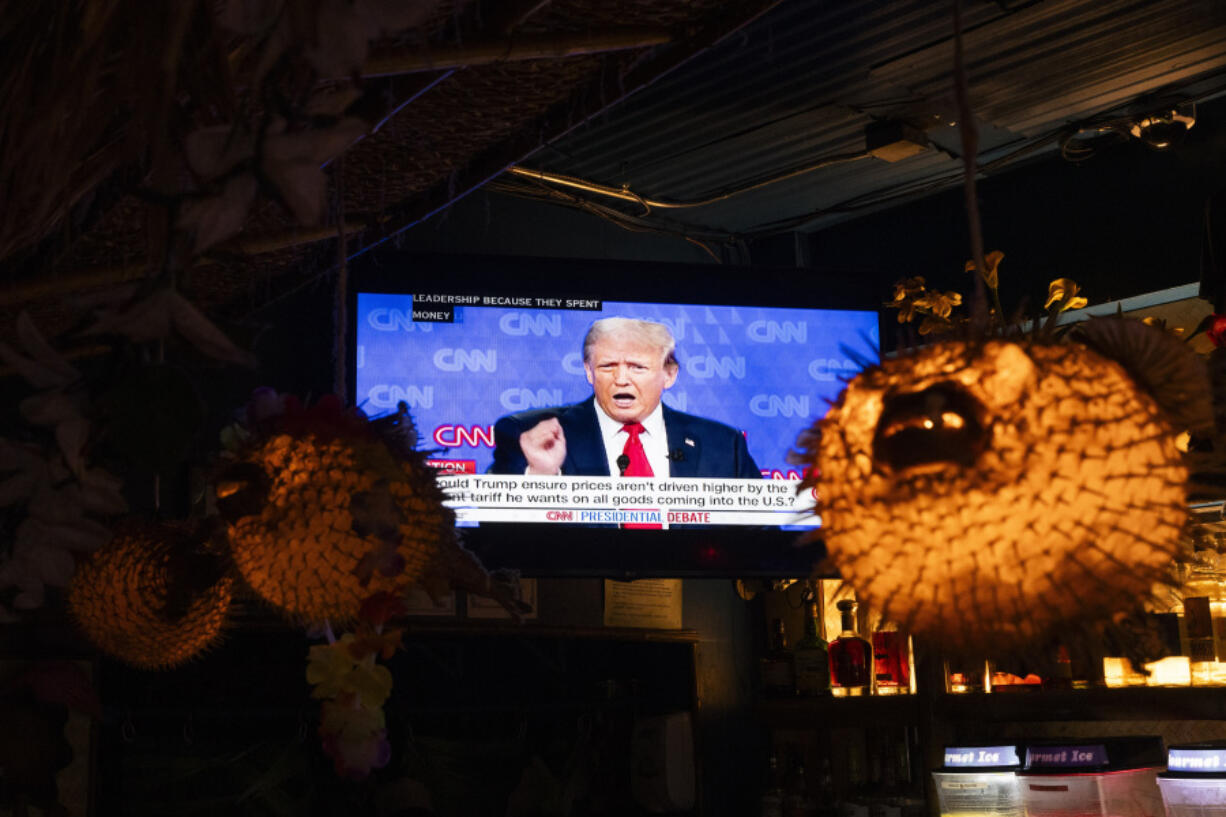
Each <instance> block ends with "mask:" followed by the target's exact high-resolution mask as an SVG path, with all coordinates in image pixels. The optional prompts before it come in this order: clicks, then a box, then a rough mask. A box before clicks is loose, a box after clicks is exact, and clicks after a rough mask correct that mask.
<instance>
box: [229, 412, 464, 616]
mask: <svg viewBox="0 0 1226 817" xmlns="http://www.w3.org/2000/svg"><path fill="white" fill-rule="evenodd" d="M248 460H249V461H250V462H253V463H256V464H258V465H259V466H260V467H261V469H262V470H263V472H264V474H265V475H266V476H267V478H268V480H269V486H268V494H267V499H266V501H265V502H264V505H263V507H262V509H261V510H260V511H259V512H258V513H253V514H250V515H247V516H242V517H240V518H238V519H237V520H236V521H234V522H233V523H232V524H231V525H230V540H231V543H232V547H233V551H234V561H235V564H237V566H238V569H239V572H240V573H242V576H243V578H244V579H245V580H246V581H247V583H248V584H249V585H250V586H251V588H252V589H253V590H255V592H256V593H258V594H259V595H260V596H261V597H262V598H264V599H265V600H266V601H267V602H269V603H270V604H272V605H274V606H275V607H277V608H278V609H280V610H281V611H282V612H283V613H285V614H286V615H287V616H289V617H291V618H294V619H301V620H306V621H323V620H325V619H327V620H330V621H333V622H338V621H339V622H343V621H348V620H351V619H353V618H355V617H356V616H357V613H358V610H359V608H360V606H361V603H362V600H363V599H364V598H366V597H368V596H370V595H372V594H374V593H376V592H379V591H384V590H386V591H391V592H397V591H400V590H403V589H404V588H405V587H406V586H407V585H408V584H411V583H412V582H414V581H415V580H417V579H418V578H419V577H420V576H421V573H422V571H423V570H424V569H425V567H426V564H427V562H428V561H429V560H430V557H431V556H432V555H433V554H434V553H436V552H437V551H438V549H439V542H440V541H441V540H442V539H443V538H444V537H445V536H447V535H450V532H451V530H452V516H451V512H450V511H449V510H448V509H446V508H444V507H443V506H442V505H441V492H440V489H439V488H438V487H437V485H436V483H435V481H434V474H433V472H432V471H430V469H429V468H428V467H427V466H425V465H424V464H419V463H417V462H401V461H399V460H397V459H396V458H395V457H393V455H392V454H391V452H390V451H389V450H388V449H387V447H386V446H385V445H384V444H383V443H382V442H381V441H379V440H377V439H366V438H362V439H349V438H345V437H333V438H331V439H327V440H322V439H320V438H318V437H316V436H314V435H305V436H301V437H294V436H291V435H288V434H279V435H277V436H275V437H272V438H271V439H269V440H267V441H265V442H264V443H263V444H262V445H260V446H259V447H257V448H255V449H253V450H252V451H251V452H250V453H249V455H248Z"/></svg>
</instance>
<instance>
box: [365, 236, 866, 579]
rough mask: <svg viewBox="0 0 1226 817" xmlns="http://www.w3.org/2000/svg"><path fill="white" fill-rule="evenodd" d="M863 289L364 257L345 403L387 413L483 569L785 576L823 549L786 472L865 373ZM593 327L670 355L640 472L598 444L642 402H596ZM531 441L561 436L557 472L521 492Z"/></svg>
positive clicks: (739, 270) (790, 272) (785, 273)
mask: <svg viewBox="0 0 1226 817" xmlns="http://www.w3.org/2000/svg"><path fill="white" fill-rule="evenodd" d="M857 287H864V289H865V290H866V291H863V292H861V291H857ZM869 288H870V285H869V284H868V283H867V282H864V281H863V280H856V279H854V278H849V277H847V276H822V275H819V274H818V273H816V272H813V271H809V270H796V269H765V268H749V267H723V266H715V265H683V264H663V263H654V262H622V261H617V262H614V261H594V260H587V259H554V258H524V257H480V256H454V255H431V256H423V255H408V254H400V253H392V252H377V251H376V252H372V253H369V254H367V255H365V256H362V257H361V258H359V259H358V260H357V261H356V262H355V264H354V266H353V268H352V270H351V278H350V286H349V310H350V311H349V316H348V317H349V337H348V351H349V369H348V371H349V373H350V382H349V386H350V389H351V394H352V395H353V400H354V402H355V403H356V404H357V405H358V406H359V407H361V408H362V409H363V410H364V411H365V412H366V413H367V414H368V415H370V416H372V417H374V416H380V415H383V414H387V413H390V412H394V411H396V410H397V407H398V405H399V404H400V403H405V404H407V406H408V409H409V411H410V414H411V415H412V417H413V419H414V422H415V424H416V426H417V429H418V434H419V438H420V446H419V447H420V448H422V449H423V450H426V451H428V452H429V461H430V463H431V465H432V466H433V467H435V468H437V469H438V473H439V480H440V483H441V484H442V486H443V487H444V490H445V491H446V493H447V496H448V500H447V502H448V504H449V505H450V506H451V507H452V508H453V510H454V511H455V515H456V524H457V527H458V528H459V529H460V533H461V536H462V540H463V542H464V544H465V545H466V546H467V547H468V548H469V549H471V550H473V551H474V552H475V553H476V554H477V555H478V556H479V557H480V558H481V559H482V561H483V562H484V563H485V564H486V566H487V567H489V568H511V569H516V570H519V571H521V573H522V574H523V575H526V576H604V577H611V578H633V577H644V576H729V577H751V576H760V577H787V576H802V575H807V574H808V573H809V572H811V570H812V568H813V566H814V564H816V563H817V562H819V561H820V560H821V558H822V557H823V556H824V549H823V547H822V545H821V542H820V536H813V535H812V534H813V533H814V532H815V531H816V532H819V533H820V518H819V517H818V516H817V515H816V514H815V513H814V497H813V495H812V492H811V491H802V490H799V487H798V486H799V482H800V480H801V479H802V477H803V476H804V474H803V467H802V466H800V465H798V464H796V463H795V462H794V461H793V460H792V458H791V457H790V456H789V455H790V453H791V452H792V451H793V449H794V448H795V446H796V440H797V435H798V434H799V433H800V432H801V431H803V430H804V429H806V428H808V427H809V426H810V425H811V424H812V423H813V422H814V421H815V420H816V419H818V418H820V417H821V416H822V415H823V414H824V413H825V411H826V408H827V406H828V404H829V402H830V401H833V400H834V399H836V398H837V396H838V394H839V392H840V391H841V390H842V388H843V384H844V382H845V381H846V379H847V378H849V377H851V376H853V375H854V374H855V373H856V372H857V371H859V370H860V369H861V368H862V367H863V366H864V365H866V364H868V363H870V362H875V361H876V360H877V358H878V353H879V345H880V344H879V324H878V321H879V314H878V310H877V308H876V307H877V304H876V303H875V302H874V301H872V300H871V295H870V294H869V292H868V291H867V290H868V289H869ZM610 317H615V318H624V319H630V320H634V321H646V322H648V323H649V324H650V325H651V327H653V329H652V331H655V329H654V327H657V326H663V327H665V328H666V329H667V334H668V335H670V336H671V339H672V342H673V343H674V344H675V349H674V353H673V358H672V360H670V361H669V363H668V364H666V365H665V367H664V374H662V375H660V377H661V383H666V384H667V385H666V386H665V387H663V388H662V391H661V390H659V389H657V393H658V394H659V395H660V396H659V399H658V402H660V403H662V407H661V408H660V409H659V410H658V412H657V413H656V418H657V419H656V421H657V422H658V421H659V420H660V418H663V421H664V426H665V428H666V431H663V432H661V431H660V430H659V428H658V427H657V428H656V430H657V433H656V435H655V439H656V442H655V446H656V447H655V449H654V453H653V454H652V456H654V457H655V462H656V467H655V468H654V469H652V468H651V467H650V465H648V466H647V472H642V471H640V470H636V469H639V468H640V466H639V465H637V464H636V465H630V464H629V457H627V456H626V455H625V453H622V454H620V455H618V456H616V457H615V456H614V455H615V454H617V453H618V452H617V450H615V448H614V445H613V443H610V444H609V445H608V446H605V445H603V444H602V443H601V439H602V438H601V433H602V431H601V429H603V430H604V432H605V433H615V432H616V430H617V423H619V422H620V420H618V419H617V418H618V416H619V413H621V412H623V409H624V407H625V406H628V405H630V404H632V403H634V402H635V401H636V400H638V401H640V402H646V401H649V400H650V397H651V395H650V394H647V395H646V396H644V395H638V394H637V393H634V394H632V393H631V392H633V391H634V389H635V388H637V386H632V385H630V382H629V381H628V380H627V381H626V384H625V385H624V387H622V386H619V385H618V379H619V378H628V377H629V375H628V374H626V366H625V365H623V366H622V367H621V371H620V372H619V373H617V374H610V375H609V377H610V378H611V380H601V379H600V377H601V375H599V374H598V372H600V371H602V370H601V369H600V368H599V367H600V366H602V365H605V364H606V363H607V361H597V360H593V359H590V358H592V357H594V356H595V353H592V354H589V355H587V356H585V349H584V339H585V337H586V336H587V333H588V331H589V328H590V327H591V326H592V324H593V323H594V322H596V321H601V320H602V319H605V318H610ZM601 326H603V327H614V328H617V327H624V324H616V326H615V323H603V324H601ZM636 326H639V327H641V326H642V324H636ZM610 337H612V336H610ZM652 338H653V340H652V343H653V344H654V343H655V340H654V338H655V335H653V336H652ZM609 342H610V343H611V341H609ZM652 348H655V347H654V345H653V346H652ZM592 349H594V350H596V351H601V352H604V351H605V350H606V349H607V347H606V346H601V345H594V346H593V347H592ZM618 354H620V350H618ZM626 365H634V366H638V365H640V364H639V363H637V362H636V361H634V360H631V361H630V363H629V364H626ZM648 365H650V364H648ZM602 383H606V384H607V383H611V384H612V385H609V386H608V387H607V389H606V392H607V394H606V392H601V384H602ZM661 383H657V385H661ZM650 390H651V389H650V387H648V388H647V389H646V391H650ZM594 392H595V393H596V394H595V397H594ZM602 395H604V396H602ZM602 401H603V402H602ZM605 409H607V411H605ZM624 410H626V411H629V410H631V409H624ZM598 412H604V414H605V420H604V422H605V423H606V425H604V426H601V425H600V422H601V421H599V420H597V418H596V414H597V413H598ZM545 421H550V422H551V423H557V424H558V425H557V427H558V428H564V429H567V431H566V433H565V434H561V437H562V438H563V440H564V443H565V446H564V448H565V450H566V454H567V457H566V459H565V461H564V464H562V465H558V466H556V467H555V466H554V465H553V464H552V463H551V465H550V470H549V472H548V473H534V472H533V470H534V469H533V466H532V465H531V463H530V461H529V460H527V459H525V457H527V454H526V453H525V452H527V451H530V450H531V449H529V448H527V446H528V441H524V442H523V446H525V447H524V448H523V450H521V448H520V440H519V434H521V433H523V432H525V431H530V430H532V429H536V428H537V427H538V426H539V424H540V423H542V422H545ZM646 422H648V423H649V424H650V422H651V421H646ZM609 423H612V425H609ZM540 428H541V429H545V428H546V427H545V426H540ZM589 429H590V435H589V433H588V430H589ZM610 429H612V430H613V431H610ZM644 435H645V436H644V439H649V438H650V437H651V431H650V430H645V431H644ZM589 437H590V439H589ZM665 437H667V440H666V441H665V439H664V438H665ZM617 445H618V446H620V445H621V443H620V442H618V443H617ZM649 445H650V443H649ZM629 450H630V449H628V448H627V449H626V451H629ZM645 451H647V452H649V453H651V452H653V449H650V448H647V449H645ZM636 459H637V455H636ZM648 459H650V457H648ZM644 473H649V474H650V475H649V476H645V475H644ZM802 539H803V540H804V541H805V543H804V544H801V542H802Z"/></svg>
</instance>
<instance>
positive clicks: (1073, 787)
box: [1018, 737, 1166, 817]
mask: <svg viewBox="0 0 1226 817" xmlns="http://www.w3.org/2000/svg"><path fill="white" fill-rule="evenodd" d="M1165 759H1166V755H1165V752H1164V751H1163V745H1162V738H1159V737H1121V738H1090V739H1083V740H1080V741H1078V742H1076V743H1074V742H1071V741H1069V742H1064V743H1060V744H1037V745H1028V746H1027V747H1026V763H1025V765H1024V766H1023V768H1022V771H1020V772H1018V782H1019V785H1020V787H1021V790H1022V807H1023V809H1024V810H1025V815H1026V817H1162V813H1163V812H1162V796H1161V794H1160V793H1159V791H1158V782H1157V776H1158V771H1159V769H1161V768H1162V766H1163V765H1164V763H1165Z"/></svg>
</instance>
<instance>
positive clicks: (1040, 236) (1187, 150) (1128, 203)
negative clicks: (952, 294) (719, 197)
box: [810, 102, 1226, 311]
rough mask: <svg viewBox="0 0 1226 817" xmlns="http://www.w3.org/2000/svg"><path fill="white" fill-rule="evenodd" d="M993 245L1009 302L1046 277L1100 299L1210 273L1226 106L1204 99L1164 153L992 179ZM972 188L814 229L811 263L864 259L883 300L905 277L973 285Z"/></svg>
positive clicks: (1142, 151)
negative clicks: (1205, 253)
mask: <svg viewBox="0 0 1226 817" xmlns="http://www.w3.org/2000/svg"><path fill="white" fill-rule="evenodd" d="M978 187H979V209H980V214H981V218H982V220H983V236H984V244H985V250H987V251H991V250H1001V251H1002V252H1004V254H1005V260H1004V262H1003V263H1002V266H1001V300H1002V302H1003V304H1004V307H1005V309H1006V310H1007V311H1008V310H1012V309H1014V308H1016V307H1017V305H1018V304H1019V303H1020V300H1021V299H1022V298H1027V299H1028V300H1029V303H1031V304H1036V303H1037V306H1040V307H1041V306H1042V303H1043V300H1044V298H1045V297H1046V294H1047V283H1048V282H1049V281H1050V280H1052V279H1054V278H1060V277H1068V278H1072V279H1073V280H1075V281H1077V282H1078V283H1079V284H1080V285H1081V286H1082V289H1083V292H1084V293H1085V294H1086V295H1087V297H1089V298H1090V302H1091V303H1101V302H1104V301H1111V300H1116V299H1119V298H1126V297H1129V296H1132V295H1138V294H1141V293H1145V292H1152V291H1154V290H1159V289H1164V288H1167V287H1171V286H1177V285H1179V284H1186V283H1191V282H1195V281H1198V280H1200V277H1201V240H1202V234H1203V225H1204V208H1205V203H1206V199H1207V198H1208V197H1209V196H1210V195H1212V194H1214V193H1215V192H1218V191H1220V190H1222V189H1223V188H1224V187H1226V103H1222V102H1218V103H1214V104H1212V105H1202V106H1201V107H1200V109H1199V111H1198V121H1197V123H1196V125H1195V126H1194V127H1193V128H1192V129H1191V130H1190V131H1189V132H1188V133H1187V135H1186V137H1185V139H1184V140H1183V141H1182V142H1181V143H1180V144H1178V145H1175V146H1173V147H1172V148H1170V149H1168V150H1165V151H1157V150H1153V149H1151V148H1148V147H1146V146H1145V145H1143V144H1142V143H1140V142H1139V141H1137V140H1129V141H1127V142H1120V143H1115V144H1113V145H1109V146H1105V147H1103V148H1102V149H1101V151H1100V152H1099V153H1098V154H1097V155H1096V156H1095V157H1094V158H1092V159H1090V160H1088V161H1085V162H1082V163H1077V164H1074V163H1072V162H1068V161H1065V160H1063V159H1061V158H1059V157H1056V156H1049V157H1048V158H1045V159H1043V160H1042V161H1037V162H1034V163H1032V164H1029V165H1027V166H1024V167H1018V168H1014V169H1009V170H1007V171H1005V172H1001V173H999V174H996V175H993V176H989V177H987V178H983V179H981V180H980V182H979V185H978ZM963 196H964V194H963V190H962V188H961V187H960V186H959V187H957V188H953V189H950V190H948V191H946V192H943V193H941V194H938V195H935V196H931V197H928V198H925V199H922V200H919V201H916V202H913V203H910V204H907V205H905V206H900V207H896V208H894V209H891V210H887V211H883V212H878V213H873V214H871V215H867V216H863V217H859V218H856V219H854V220H852V221H849V222H847V223H844V224H841V225H838V226H835V227H832V228H830V229H827V230H823V231H821V232H818V233H815V234H813V235H812V236H811V238H810V258H811V264H812V265H813V266H814V267H817V268H824V267H844V266H858V267H861V268H863V269H865V270H871V271H873V273H874V274H876V275H877V277H878V280H879V286H880V288H881V291H882V294H883V295H884V296H887V297H888V295H889V293H890V285H891V283H892V282H893V281H894V280H897V279H898V278H902V277H904V276H912V275H922V276H925V277H926V278H927V279H928V281H929V283H930V284H934V285H937V286H940V287H942V288H952V289H958V290H960V291H962V292H963V293H969V291H970V286H971V279H970V277H969V276H968V275H967V274H966V273H964V272H963V265H964V264H965V262H966V260H967V259H968V258H969V257H970V250H969V246H970V242H969V240H968V230H967V226H966V225H967V218H966V207H965V204H964V197H963Z"/></svg>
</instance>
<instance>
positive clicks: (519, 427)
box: [489, 318, 762, 479]
mask: <svg viewBox="0 0 1226 817" xmlns="http://www.w3.org/2000/svg"><path fill="white" fill-rule="evenodd" d="M675 347H676V341H675V340H674V339H673V334H672V332H670V331H669V329H668V327H667V326H665V325H664V324H661V323H654V322H652V321H642V320H634V319H631V318H603V319H601V320H598V321H596V322H595V323H593V324H592V326H591V328H589V329H588V332H587V336H586V337H585V338H584V339H583V370H584V372H585V373H586V375H587V382H588V383H590V384H592V396H591V397H589V398H588V399H586V400H584V401H583V402H581V403H575V404H573V405H569V406H559V407H556V408H544V409H533V410H531V411H523V412H519V413H517V414H510V415H508V416H506V417H503V418H501V419H500V420H498V422H497V423H495V424H494V445H495V448H494V463H493V465H491V466H490V468H489V471H490V473H494V474H541V475H555V474H566V475H574V476H608V475H619V476H628V477H652V476H654V477H727V478H741V479H761V478H762V474H761V472H760V471H759V470H758V466H757V464H756V463H755V462H754V461H753V457H751V456H750V455H749V448H748V447H747V446H746V445H745V437H744V435H743V434H741V433H740V432H739V431H737V430H736V429H734V428H732V427H730V426H726V425H724V424H723V423H718V422H715V421H714V420H707V419H704V418H702V417H695V416H693V415H691V414H684V413H682V412H680V411H675V410H674V409H671V408H669V407H668V406H666V405H664V404H663V403H661V402H660V396H661V395H662V394H663V393H664V390H665V389H667V388H670V387H671V386H672V385H673V383H675V382H677V372H678V369H679V366H678V363H677V358H676V356H675V354H674V350H675Z"/></svg>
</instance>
